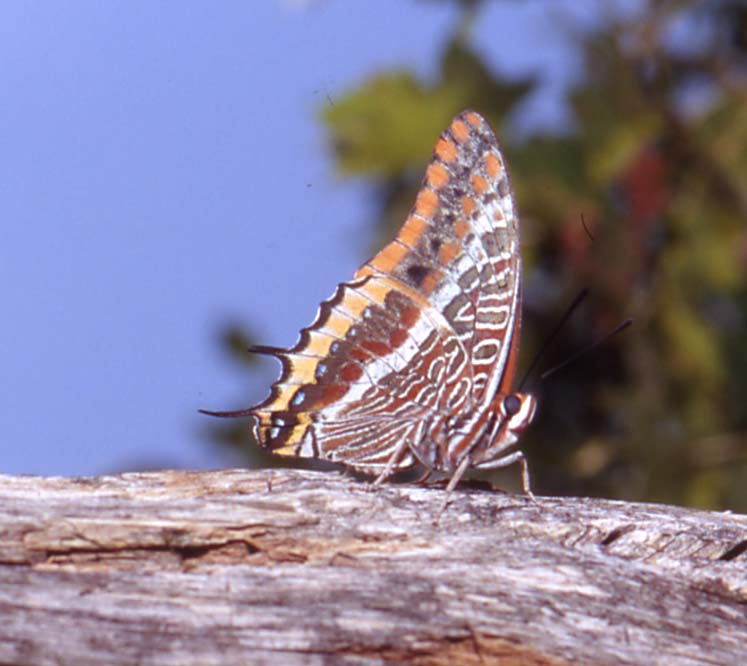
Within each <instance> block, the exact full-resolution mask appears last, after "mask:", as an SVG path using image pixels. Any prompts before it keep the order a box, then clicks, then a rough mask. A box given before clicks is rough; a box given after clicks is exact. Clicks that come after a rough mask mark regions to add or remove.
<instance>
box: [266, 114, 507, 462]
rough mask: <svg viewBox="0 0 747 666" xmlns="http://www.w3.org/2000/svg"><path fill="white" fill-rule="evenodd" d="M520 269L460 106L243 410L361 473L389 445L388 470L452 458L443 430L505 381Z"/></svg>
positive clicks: (488, 156) (474, 127) (299, 445)
mask: <svg viewBox="0 0 747 666" xmlns="http://www.w3.org/2000/svg"><path fill="white" fill-rule="evenodd" d="M520 275H521V265H520V253H519V233H518V221H517V216H516V213H515V207H514V201H513V196H512V193H511V188H510V184H509V180H508V174H507V171H506V168H505V164H504V161H503V157H502V155H501V153H500V150H499V148H498V143H497V140H496V138H495V135H494V134H493V132H492V130H491V129H490V127H489V126H488V124H487V123H486V122H485V121H484V120H483V119H482V118H481V117H480V116H479V115H478V114H477V113H475V112H472V111H467V112H464V113H462V114H460V115H459V116H457V117H456V118H455V119H454V121H453V122H452V123H451V125H450V127H449V128H448V129H447V130H446V131H445V132H444V133H443V134H442V135H441V137H440V139H439V140H438V143H437V144H436V149H435V151H434V154H433V158H432V160H431V162H430V163H429V165H428V168H427V170H426V175H425V178H424V180H423V184H422V187H421V189H420V191H419V193H418V195H417V199H416V202H415V205H414V207H413V209H412V211H411V212H410V214H409V216H408V218H407V219H406V221H405V223H404V225H403V227H402V228H401V229H400V231H399V233H398V235H397V237H396V238H395V239H394V240H393V241H392V242H391V243H389V244H388V245H387V246H386V247H385V248H384V249H383V250H381V251H380V252H379V253H378V254H377V255H375V256H374V257H373V258H372V259H371V260H370V261H368V262H367V263H366V264H364V265H363V266H362V267H361V268H360V269H359V270H358V272H357V273H356V274H355V277H354V279H353V280H352V281H351V282H348V283H344V284H341V285H340V286H339V287H338V289H337V291H336V292H335V294H334V295H333V296H332V297H331V298H330V299H328V300H327V301H325V302H324V303H322V305H321V306H320V308H319V312H318V314H317V317H316V319H315V321H314V322H313V323H312V324H311V325H310V326H309V327H308V328H306V329H304V330H303V331H301V336H300V338H299V341H298V343H297V344H296V345H295V346H294V347H293V348H292V349H290V350H287V351H282V352H279V353H278V354H277V355H278V357H279V358H280V360H281V362H282V364H283V371H282V374H281V376H280V378H279V379H278V381H277V382H276V383H275V384H274V385H273V388H272V392H271V394H270V396H269V397H268V398H267V399H266V400H265V401H263V402H262V403H260V404H258V405H256V406H255V407H254V408H252V413H253V415H254V416H255V420H256V434H257V438H258V440H259V441H260V443H261V444H262V445H263V446H265V447H267V448H269V449H271V450H274V451H275V452H277V453H280V454H283V455H300V456H305V457H321V458H325V459H328V460H334V461H338V462H344V463H346V464H348V465H351V466H353V467H356V468H359V469H362V470H365V471H372V470H374V471H375V470H376V469H379V468H381V467H383V466H384V465H386V464H387V463H388V462H390V459H391V457H392V456H393V455H394V454H395V452H398V453H397V456H398V458H397V460H396V461H394V462H395V464H394V467H395V468H402V467H406V466H409V465H411V464H413V462H415V461H416V460H417V461H420V462H423V463H425V464H426V465H429V466H432V467H436V468H438V469H452V468H453V466H454V463H453V461H449V460H448V455H449V454H448V442H447V439H448V437H449V431H450V429H452V428H454V427H456V426H455V425H454V424H455V423H457V422H459V420H460V415H472V414H475V413H477V414H478V415H479V414H480V413H481V412H486V411H487V410H488V409H489V407H490V404H491V402H492V401H493V399H494V396H495V394H496V392H497V391H498V390H499V387H500V390H508V389H507V388H505V387H508V386H510V383H511V381H512V378H513V372H514V365H515V356H516V348H517V344H518V328H519V321H520V314H519V310H520ZM465 418H466V417H465ZM402 442H406V444H407V446H406V447H403V446H402ZM466 446H467V448H469V446H470V445H469V444H467V445H466Z"/></svg>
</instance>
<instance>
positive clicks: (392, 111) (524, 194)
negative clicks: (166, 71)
mask: <svg viewBox="0 0 747 666" xmlns="http://www.w3.org/2000/svg"><path fill="white" fill-rule="evenodd" d="M444 1H446V0H444ZM433 4H441V3H435V2H434V3H433ZM452 4H454V5H457V6H458V7H459V8H460V13H459V14H458V15H457V18H456V20H455V23H454V26H453V30H452V33H451V37H450V38H449V40H448V42H447V43H446V44H445V46H444V49H443V56H442V58H441V62H440V69H439V73H438V76H437V77H436V78H435V80H433V81H430V82H428V83H425V82H423V81H421V80H420V79H419V78H418V77H417V76H416V75H415V74H414V73H413V72H412V71H409V70H408V68H407V67H406V66H404V65H403V66H402V67H401V68H397V69H394V70H390V71H381V72H378V73H376V74H375V75H374V76H372V77H370V78H369V79H366V80H363V81H361V82H360V83H359V84H358V85H357V86H355V87H354V88H352V89H350V90H349V91H347V92H346V93H345V94H344V95H342V96H339V97H337V98H336V99H335V100H334V104H332V105H327V106H325V107H324V108H323V109H322V111H321V118H322V121H323V122H324V124H325V126H326V128H327V131H328V133H329V138H330V144H331V146H332V149H333V150H334V154H335V157H336V162H337V167H338V170H339V173H340V175H341V176H343V177H349V178H356V179H364V180H365V181H367V182H369V183H370V184H371V185H372V191H373V193H374V196H373V197H372V200H373V205H372V211H373V212H372V219H373V221H374V222H375V224H377V225H378V228H379V229H380V234H379V235H378V242H377V244H376V247H379V246H380V245H381V244H382V243H383V242H385V241H386V240H387V239H389V238H390V237H391V236H392V235H393V233H394V232H395V231H396V229H397V228H398V227H399V226H400V225H401V224H402V222H403V220H404V219H405V217H406V215H407V212H408V210H409V208H410V207H411V205H412V202H413V201H414V197H415V193H416V190H417V187H418V186H419V183H420V180H421V178H422V174H423V171H424V167H425V164H426V162H427V160H428V159H429V157H430V154H431V151H432V149H433V145H434V143H435V140H436V138H437V136H438V135H439V133H440V132H441V131H442V130H443V129H444V128H445V127H446V126H447V125H448V123H449V122H450V120H451V118H452V117H453V116H454V115H455V114H456V113H458V112H459V111H461V110H463V109H465V108H474V109H476V110H478V111H480V112H481V113H482V114H483V115H485V117H486V118H487V119H488V120H489V121H490V122H491V124H492V125H493V127H494V128H495V130H496V132H497V134H498V136H499V139H501V140H502V143H503V148H504V151H505V152H506V155H507V158H508V164H509V168H510V170H511V173H512V179H513V184H514V189H515V191H516V195H517V198H518V203H519V209H520V211H521V215H522V234H523V236H522V243H523V256H524V262H525V273H526V275H525V302H524V330H523V337H522V353H523V358H524V366H525V367H526V365H527V363H528V357H530V356H532V355H533V354H534V353H535V352H536V350H537V349H539V347H540V346H541V344H542V341H543V339H544V338H545V337H546V336H547V335H548V333H549V332H550V331H551V330H552V328H553V327H554V325H555V323H556V322H557V320H558V319H559V318H560V316H561V315H562V312H563V311H564V309H565V308H566V307H567V305H568V303H569V302H570V301H571V300H572V298H573V296H574V295H575V294H576V293H577V292H578V291H579V290H580V289H582V288H584V287H590V288H591V296H590V298H589V299H588V300H587V302H586V303H585V304H584V305H583V306H582V308H581V309H580V310H579V311H578V312H577V313H576V314H575V316H574V317H573V319H572V321H571V322H570V323H569V324H568V325H566V327H565V328H564V330H563V331H562V333H561V336H560V338H559V339H558V340H557V341H556V342H555V343H554V344H553V345H552V347H551V350H550V354H549V356H548V358H546V359H545V360H544V364H545V365H546V366H550V365H553V364H555V363H556V362H559V361H562V360H563V359H565V358H568V357H569V356H571V355H572V354H574V353H575V352H577V351H578V350H580V349H583V348H584V347H585V346H587V345H589V344H590V343H591V342H592V341H594V340H595V339H598V338H599V337H600V336H602V335H603V334H604V333H606V332H607V331H608V330H610V329H611V328H613V327H614V326H615V325H616V324H617V323H619V322H620V321H622V320H624V319H625V318H627V317H633V318H634V320H635V324H634V326H633V328H632V329H630V330H629V331H628V332H627V333H625V334H624V335H622V336H620V337H618V338H615V339H613V340H611V341H610V342H609V343H607V344H606V345H605V346H604V347H603V348H602V349H599V350H596V351H594V352H593V353H592V354H589V355H588V356H586V357H584V358H583V359H582V360H579V361H578V362H577V363H575V364H574V365H573V366H572V367H570V368H568V369H567V370H565V371H563V372H562V373H560V374H559V375H558V376H556V377H553V378H552V379H550V380H548V381H547V382H543V383H541V384H540V386H539V388H538V392H539V400H540V408H539V414H538V418H537V419H536V421H535V423H534V424H533V426H532V427H531V428H530V429H529V430H528V431H527V432H526V433H525V435H524V439H523V442H522V448H523V450H524V451H525V453H526V454H527V456H528V458H529V460H530V465H531V469H532V472H533V477H534V485H535V489H536V490H537V491H538V492H540V493H548V494H551V493H555V494H582V495H599V496H607V497H616V498H624V499H643V500H652V501H662V502H672V503H678V504H688V505H693V506H700V507H711V508H721V507H729V508H732V509H735V510H740V511H747V408H745V398H744V396H745V395H747V344H746V343H747V336H745V327H746V323H747V321H746V320H747V280H746V279H745V278H746V273H747V103H746V102H747V6H745V5H744V3H743V2H738V1H736V0H724V1H713V2H709V3H702V2H696V1H691V2H690V1H687V0H678V1H675V0H672V1H666V0H647V1H644V2H641V3H640V4H641V7H640V9H639V11H638V12H636V13H635V14H632V15H628V16H627V17H626V18H620V17H615V16H614V15H613V14H612V13H610V14H609V15H604V18H603V19H602V20H601V21H599V22H598V23H597V24H596V27H595V28H593V29H588V28H587V29H581V28H580V27H579V28H574V27H573V20H572V19H571V17H567V18H566V20H565V21H564V24H565V25H566V26H571V28H572V29H573V30H574V33H573V34H574V38H575V40H576V46H577V49H578V52H579V54H580V59H579V62H580V63H581V64H582V69H581V71H579V72H577V76H576V79H575V84H574V86H573V88H572V89H570V90H568V91H567V100H568V104H569V107H570V109H571V110H572V115H573V125H572V127H571V129H569V130H567V131H565V132H564V133H562V134H561V133H557V132H556V133H552V134H551V133H533V134H529V135H525V136H521V137H520V138H518V139H517V138H516V137H512V132H511V127H512V124H513V121H515V120H516V114H517V113H520V112H521V107H522V103H523V102H525V101H526V99H527V97H528V96H530V95H531V94H532V92H533V91H534V89H535V87H536V85H537V82H536V81H535V80H533V79H529V78H517V77H515V76H512V75H511V73H510V72H505V73H503V74H498V73H496V72H494V71H493V70H492V69H491V68H489V67H488V65H487V64H486V63H485V62H484V61H483V60H482V58H481V56H480V54H479V53H478V52H476V51H475V50H474V49H473V47H472V46H471V44H472V41H471V40H472V35H473V31H474V30H475V27H476V26H478V25H479V23H480V21H481V18H482V12H481V10H482V9H483V5H484V4H487V3H482V2H477V1H469V2H456V1H455V2H453V3H452ZM545 4H547V5H548V10H550V9H551V5H552V2H551V0H548V1H547V2H546V3H545ZM375 249H376V248H372V251H373V250H375ZM347 277H348V276H344V275H341V276H340V279H341V280H342V279H346V278H347ZM241 337H242V334H241V333H240V332H236V331H234V332H233V333H232V334H231V335H227V337H226V345H227V346H228V347H230V348H233V349H237V348H238V347H242V348H243V346H244V342H243V341H242V344H241V345H238V347H237V345H235V344H234V343H235V340H237V339H240V338H241ZM213 434H214V436H215V437H219V438H221V439H222V440H223V441H231V442H233V443H235V444H237V445H240V446H242V447H243V446H251V445H252V443H251V442H250V441H249V440H250V435H249V433H248V427H247V425H246V423H244V422H242V423H240V424H231V425H229V426H228V427H227V428H226V427H224V426H216V429H215V430H213ZM261 462H262V464H272V465H276V464H277V461H276V460H275V459H274V458H269V457H266V458H264V459H263V460H262V461H261ZM516 476H518V475H517V474H513V477H516ZM513 477H511V473H509V476H508V477H506V476H501V477H500V481H501V484H502V485H510V482H509V481H505V479H506V478H513Z"/></svg>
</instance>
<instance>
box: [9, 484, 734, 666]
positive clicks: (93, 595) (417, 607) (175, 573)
mask: <svg viewBox="0 0 747 666" xmlns="http://www.w3.org/2000/svg"><path fill="white" fill-rule="evenodd" d="M444 498H445V493H444V491H443V489H442V488H432V487H431V488H426V487H419V486H411V485H394V484H388V485H385V486H383V487H373V486H372V485H371V484H368V483H365V482H360V481H356V480H354V479H351V478H347V477H343V476H340V475H338V474H336V473H319V472H309V471H294V470H273V471H268V470H266V471H243V470H228V471H220V472H180V471H169V472H153V473H142V474H123V475H119V476H106V477H99V478H81V479H62V478H38V477H9V476H0V663H1V664H61V663H62V664H76V665H83V666H85V665H87V664H96V666H99V665H101V664H111V665H114V666H116V665H119V664H128V665H129V664H158V665H162V664H164V665H165V664H175V665H176V664H178V665H179V666H184V665H187V664H201V665H207V664H221V665H224V664H238V663H270V662H271V663H275V664H308V663H355V664H365V663H382V662H385V663H398V662H408V663H418V664H466V665H469V664H489V663H497V662H499V663H501V664H536V665H539V664H553V665H558V664H594V665H595V666H606V665H608V664H609V665H613V664H614V665H617V664H646V665H650V664H667V665H668V666H669V665H680V664H681V665H688V666H690V665H694V664H710V665H713V664H737V663H746V661H747V517H746V516H735V515H730V514H726V513H714V512H705V511H695V510H689V509H683V508H677V507H668V506H656V505H645V504H630V503H622V502H610V501H605V500H595V499H558V498H540V500H539V503H538V504H534V503H532V502H531V501H530V500H529V499H528V498H526V497H524V496H521V495H519V496H515V495H507V494H504V493H501V492H497V491H485V490H474V489H470V488H463V487H461V486H460V487H459V488H458V489H457V490H456V491H455V492H454V493H453V495H452V501H451V502H450V503H449V505H448V507H447V508H446V509H445V510H444V509H443V507H444ZM500 658H502V659H503V661H501V660H500Z"/></svg>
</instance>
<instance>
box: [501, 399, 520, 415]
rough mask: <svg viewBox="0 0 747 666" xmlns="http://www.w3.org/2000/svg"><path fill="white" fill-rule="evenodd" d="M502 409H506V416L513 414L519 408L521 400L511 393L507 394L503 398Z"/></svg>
mask: <svg viewBox="0 0 747 666" xmlns="http://www.w3.org/2000/svg"><path fill="white" fill-rule="evenodd" d="M503 409H505V410H506V415H507V416H513V415H514V414H516V413H518V411H519V410H520V409H521V400H519V399H518V398H517V397H516V396H515V395H513V394H512V395H507V396H506V397H505V399H504V400H503Z"/></svg>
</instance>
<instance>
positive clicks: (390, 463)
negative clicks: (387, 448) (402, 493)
mask: <svg viewBox="0 0 747 666" xmlns="http://www.w3.org/2000/svg"><path fill="white" fill-rule="evenodd" d="M409 446H410V445H409V443H408V441H407V439H406V438H405V439H403V440H402V441H401V442H400V443H399V444H397V448H395V449H394V453H392V455H391V456H389V460H387V462H386V466H385V467H384V469H383V470H382V472H381V474H379V476H377V477H376V480H375V481H374V485H375V486H380V485H381V484H382V483H384V481H386V480H387V479H388V478H389V476H390V475H391V474H392V472H393V471H394V468H395V466H396V465H397V463H398V462H399V460H400V458H402V454H403V453H404V452H405V451H406V450H407V449H408V448H409Z"/></svg>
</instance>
